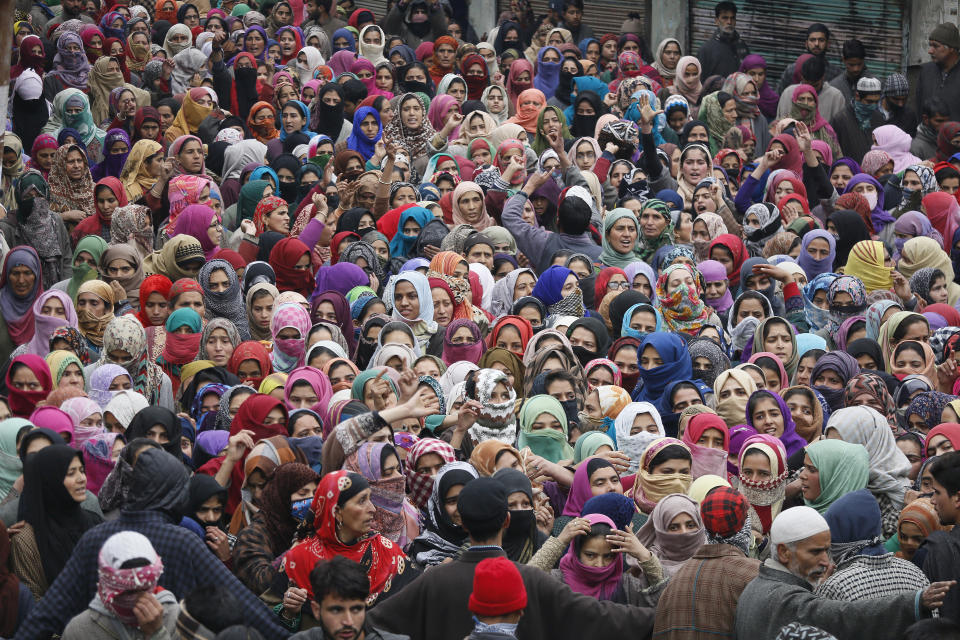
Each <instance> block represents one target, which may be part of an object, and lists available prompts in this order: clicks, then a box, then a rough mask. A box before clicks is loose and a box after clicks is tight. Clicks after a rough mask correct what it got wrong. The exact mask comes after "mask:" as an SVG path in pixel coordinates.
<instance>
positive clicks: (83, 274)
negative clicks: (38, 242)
mask: <svg viewBox="0 0 960 640" xmlns="http://www.w3.org/2000/svg"><path fill="white" fill-rule="evenodd" d="M106 250H107V241H106V240H104V239H103V238H101V237H100V236H96V235H94V236H83V237H82V238H80V242H78V243H77V248H76V249H74V250H73V275H72V276H70V282H68V283H67V294H69V296H70V299H71V300H73V302H74V304H76V302H77V290H78V289H79V288H80V285H82V284H83V283H84V282H86V281H87V280H95V279H96V278H97V276H98V275H99V272H98V271H97V270H96V269H94V268H93V267H91V266H90V265H89V264H87V263H86V262H81V263H80V264H79V265H77V257H78V256H79V255H80V254H81V253H82V252H84V251H86V252H87V253H89V254H90V255H91V256H93V261H94V262H95V263H96V264H100V256H102V255H103V252H104V251H106Z"/></svg>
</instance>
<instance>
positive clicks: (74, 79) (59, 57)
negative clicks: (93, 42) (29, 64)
mask: <svg viewBox="0 0 960 640" xmlns="http://www.w3.org/2000/svg"><path fill="white" fill-rule="evenodd" d="M71 43H73V44H77V45H79V46H80V50H79V51H76V52H70V51H67V45H68V44H71ZM89 73H90V61H89V60H87V54H86V53H84V50H83V39H82V38H81V37H80V36H79V35H77V34H76V33H74V32H72V31H64V32H63V33H62V34H61V35H60V37H59V38H57V54H56V55H55V56H54V57H53V70H52V71H50V72H48V73H47V76H55V77H58V78H60V79H61V80H63V82H64V83H65V84H67V86H70V87H74V88H76V89H82V90H86V88H87V76H88V75H89Z"/></svg>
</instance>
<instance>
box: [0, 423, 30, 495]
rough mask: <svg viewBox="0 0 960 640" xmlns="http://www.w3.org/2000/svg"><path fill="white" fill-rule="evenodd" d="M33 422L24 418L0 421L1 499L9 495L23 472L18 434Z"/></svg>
mask: <svg viewBox="0 0 960 640" xmlns="http://www.w3.org/2000/svg"><path fill="white" fill-rule="evenodd" d="M27 426H31V427H32V426H33V423H32V422H30V421H29V420H24V419H23V418H7V419H6V420H4V421H3V422H0V500H2V499H3V498H6V497H7V494H8V493H10V489H11V488H12V487H13V483H14V482H15V481H16V479H17V478H19V477H20V475H21V474H22V473H23V462H22V461H21V460H20V456H18V455H17V434H18V433H20V430H21V429H23V428H24V427H27Z"/></svg>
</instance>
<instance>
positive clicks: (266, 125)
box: [247, 101, 280, 144]
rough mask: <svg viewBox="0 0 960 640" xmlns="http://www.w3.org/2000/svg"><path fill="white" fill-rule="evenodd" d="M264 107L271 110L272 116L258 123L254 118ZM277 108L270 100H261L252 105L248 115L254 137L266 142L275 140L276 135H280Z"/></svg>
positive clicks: (249, 125) (248, 122)
mask: <svg viewBox="0 0 960 640" xmlns="http://www.w3.org/2000/svg"><path fill="white" fill-rule="evenodd" d="M263 109H269V110H270V117H269V118H267V121H266V122H263V123H257V121H256V120H255V119H254V118H255V117H256V115H257V114H258V113H259V112H260V111H262V110H263ZM276 124H277V110H276V109H274V107H273V105H272V104H270V103H269V102H263V101H260V102H258V103H256V104H255V105H253V106H252V107H250V114H249V115H248V116H247V128H248V129H250V132H251V133H252V134H253V137H254V138H256V139H257V140H259V141H260V142H262V143H264V144H266V143H267V142H269V141H270V140H273V139H274V138H276V137H279V135H280V132H279V131H277V126H276Z"/></svg>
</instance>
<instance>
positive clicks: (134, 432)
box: [123, 407, 183, 460]
mask: <svg viewBox="0 0 960 640" xmlns="http://www.w3.org/2000/svg"><path fill="white" fill-rule="evenodd" d="M156 425H160V426H162V427H163V430H164V431H166V433H167V438H169V442H167V443H166V444H161V445H160V446H161V447H162V448H163V450H164V451H166V452H167V453H169V454H170V455H172V456H174V457H176V458H177V459H178V460H179V459H181V457H182V455H183V454H182V453H181V449H180V437H181V435H182V434H183V429H182V427H181V426H180V418H178V417H177V416H176V414H175V413H174V412H173V411H170V409H165V408H164V407H147V408H146V409H141V410H140V411H139V412H137V415H135V416H133V420H131V421H130V426H129V427H127V430H126V432H125V433H124V434H123V435H124V437H125V438H126V439H127V441H128V442H129V441H132V440H134V439H136V438H148V439H149V436H148V435H147V434H148V433H150V429H152V428H153V427H154V426H156Z"/></svg>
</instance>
